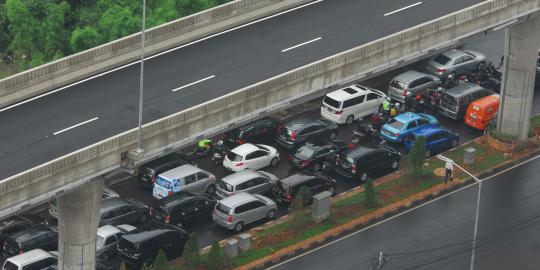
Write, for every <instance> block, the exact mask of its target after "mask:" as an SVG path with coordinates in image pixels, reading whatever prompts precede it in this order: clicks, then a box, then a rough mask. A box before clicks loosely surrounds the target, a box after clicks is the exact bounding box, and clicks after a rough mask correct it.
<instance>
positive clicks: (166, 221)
mask: <svg viewBox="0 0 540 270" xmlns="http://www.w3.org/2000/svg"><path fill="white" fill-rule="evenodd" d="M165 223H171V216H170V215H167V216H166V217H165Z"/></svg>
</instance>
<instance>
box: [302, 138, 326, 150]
mask: <svg viewBox="0 0 540 270" xmlns="http://www.w3.org/2000/svg"><path fill="white" fill-rule="evenodd" d="M333 145H335V144H333V143H332V142H330V141H327V140H321V139H314V140H308V141H306V142H304V143H302V144H301V145H299V147H298V148H300V147H304V146H307V147H308V148H311V149H317V150H318V149H321V148H324V147H331V146H333ZM298 148H297V149H298Z"/></svg>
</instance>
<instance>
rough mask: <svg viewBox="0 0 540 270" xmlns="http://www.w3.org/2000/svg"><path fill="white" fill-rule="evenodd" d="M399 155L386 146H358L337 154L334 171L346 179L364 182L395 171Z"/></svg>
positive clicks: (399, 158)
mask: <svg viewBox="0 0 540 270" xmlns="http://www.w3.org/2000/svg"><path fill="white" fill-rule="evenodd" d="M400 160H401V153H399V152H398V151H397V150H396V149H394V148H392V147H390V146H386V145H371V146H360V147H358V148H354V149H351V150H346V151H343V152H342V153H341V154H338V157H337V159H336V167H335V170H336V171H337V172H338V173H339V174H341V175H343V176H345V177H348V178H359V179H360V180H362V182H365V181H366V180H367V179H368V178H369V177H372V176H375V175H377V174H380V173H382V172H385V171H388V170H389V169H392V170H397V169H398V168H399V162H400Z"/></svg>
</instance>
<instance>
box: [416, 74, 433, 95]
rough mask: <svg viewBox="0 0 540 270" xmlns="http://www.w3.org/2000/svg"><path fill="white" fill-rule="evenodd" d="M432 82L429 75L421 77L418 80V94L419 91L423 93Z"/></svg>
mask: <svg viewBox="0 0 540 270" xmlns="http://www.w3.org/2000/svg"><path fill="white" fill-rule="evenodd" d="M433 83H434V81H433V79H432V78H430V77H422V78H421V79H420V80H419V86H418V88H419V90H418V91H419V92H418V94H420V93H424V92H426V91H427V89H428V87H430V86H432V85H433Z"/></svg>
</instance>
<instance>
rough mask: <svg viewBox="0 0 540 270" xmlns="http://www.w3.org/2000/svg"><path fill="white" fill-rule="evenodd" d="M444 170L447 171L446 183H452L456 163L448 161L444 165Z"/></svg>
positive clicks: (445, 175)
mask: <svg viewBox="0 0 540 270" xmlns="http://www.w3.org/2000/svg"><path fill="white" fill-rule="evenodd" d="M444 168H445V169H446V170H445V171H446V172H445V174H444V183H445V184H446V183H448V180H450V182H452V173H453V172H454V163H453V162H452V161H450V160H447V161H446V163H445V164H444Z"/></svg>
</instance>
